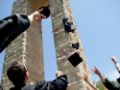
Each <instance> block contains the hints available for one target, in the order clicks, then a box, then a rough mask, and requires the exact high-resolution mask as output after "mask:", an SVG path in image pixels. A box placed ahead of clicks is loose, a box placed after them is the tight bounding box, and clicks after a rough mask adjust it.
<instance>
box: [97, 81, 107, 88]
mask: <svg viewBox="0 0 120 90" xmlns="http://www.w3.org/2000/svg"><path fill="white" fill-rule="evenodd" d="M96 87H97V88H98V89H99V90H105V89H106V88H105V86H104V85H103V84H102V82H101V81H97V82H96Z"/></svg>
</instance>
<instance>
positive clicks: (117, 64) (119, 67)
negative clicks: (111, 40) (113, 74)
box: [111, 57, 120, 73]
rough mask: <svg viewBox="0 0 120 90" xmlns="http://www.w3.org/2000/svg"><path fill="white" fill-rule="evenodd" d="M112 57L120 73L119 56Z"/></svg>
mask: <svg viewBox="0 0 120 90" xmlns="http://www.w3.org/2000/svg"><path fill="white" fill-rule="evenodd" d="M111 59H112V61H113V63H114V65H115V68H116V69H117V71H118V72H119V73H120V64H119V63H118V62H117V58H116V57H112V58H111Z"/></svg>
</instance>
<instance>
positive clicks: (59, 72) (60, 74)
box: [55, 71, 64, 77]
mask: <svg viewBox="0 0 120 90" xmlns="http://www.w3.org/2000/svg"><path fill="white" fill-rule="evenodd" d="M55 75H56V77H60V76H63V75H64V73H63V72H62V71H56V73H55Z"/></svg>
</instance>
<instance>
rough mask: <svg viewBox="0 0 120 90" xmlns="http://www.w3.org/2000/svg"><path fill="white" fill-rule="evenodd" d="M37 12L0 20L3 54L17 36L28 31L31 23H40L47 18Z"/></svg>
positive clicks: (0, 41) (0, 39)
mask: <svg viewBox="0 0 120 90" xmlns="http://www.w3.org/2000/svg"><path fill="white" fill-rule="evenodd" d="M41 11H42V9H41V10H37V11H35V12H33V13H32V14H30V15H28V16H27V15H19V14H15V15H11V16H9V17H7V18H4V19H3V20H0V52H2V51H3V50H4V49H5V48H6V47H7V46H8V45H9V44H10V43H11V42H12V41H13V40H14V39H15V38H16V37H17V36H19V35H20V34H21V33H22V32H24V31H25V30H27V29H28V27H29V26H30V22H31V23H32V22H33V21H38V20H39V21H40V20H41V19H42V18H45V16H44V15H43V14H41V13H40V12H41Z"/></svg>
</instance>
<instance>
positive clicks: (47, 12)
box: [39, 6, 50, 18]
mask: <svg viewBox="0 0 120 90" xmlns="http://www.w3.org/2000/svg"><path fill="white" fill-rule="evenodd" d="M42 8H43V11H42V12H41V13H42V14H43V15H45V16H46V18H48V17H49V16H50V9H49V6H47V7H44V6H43V7H40V8H39V9H42Z"/></svg>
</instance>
